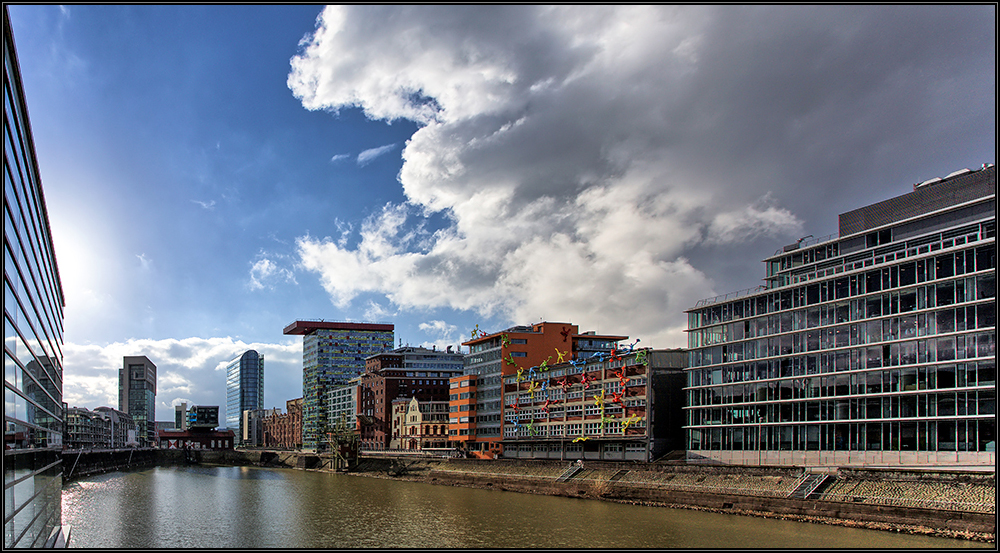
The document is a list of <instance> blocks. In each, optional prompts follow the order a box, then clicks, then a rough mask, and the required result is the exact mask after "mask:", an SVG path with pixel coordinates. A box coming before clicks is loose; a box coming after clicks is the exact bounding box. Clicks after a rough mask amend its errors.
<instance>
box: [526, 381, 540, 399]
mask: <svg viewBox="0 0 1000 553" xmlns="http://www.w3.org/2000/svg"><path fill="white" fill-rule="evenodd" d="M537 389H538V382H534V381H532V383H531V385H530V386H528V393H529V394H531V401H535V390H537Z"/></svg>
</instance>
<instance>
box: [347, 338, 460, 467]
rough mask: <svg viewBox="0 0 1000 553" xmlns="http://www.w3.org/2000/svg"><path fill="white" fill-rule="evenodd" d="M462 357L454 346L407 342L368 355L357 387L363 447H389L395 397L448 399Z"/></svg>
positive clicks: (428, 399)
mask: <svg viewBox="0 0 1000 553" xmlns="http://www.w3.org/2000/svg"><path fill="white" fill-rule="evenodd" d="M462 357H463V356H462V354H461V353H457V352H453V351H451V347H450V346H449V348H448V350H447V351H437V350H430V349H427V348H422V347H410V346H406V347H401V348H396V349H394V350H392V351H390V352H385V353H379V354H376V355H373V356H371V357H368V358H367V359H365V373H364V374H362V375H361V384H360V385H359V386H358V390H357V420H358V432H359V434H360V441H361V449H362V450H384V449H389V445H390V444H389V442H390V441H391V439H392V414H393V411H392V402H393V400H395V399H397V398H417V401H419V402H421V403H424V402H431V401H448V381H449V379H450V378H451V377H453V376H455V375H458V374H461V372H462V366H463V365H462V363H463V360H462Z"/></svg>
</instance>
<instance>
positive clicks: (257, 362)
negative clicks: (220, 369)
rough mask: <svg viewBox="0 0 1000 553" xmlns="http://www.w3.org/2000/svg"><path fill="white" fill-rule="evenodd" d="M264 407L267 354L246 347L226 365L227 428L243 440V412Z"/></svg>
mask: <svg viewBox="0 0 1000 553" xmlns="http://www.w3.org/2000/svg"><path fill="white" fill-rule="evenodd" d="M263 408H264V356H263V355H260V354H259V353H257V352H256V351H255V350H252V349H251V350H247V351H246V352H244V353H243V354H242V355H240V356H239V357H237V358H236V359H233V360H232V361H230V362H229V365H227V366H226V427H227V428H229V429H230V430H232V431H233V432H235V433H236V443H237V444H241V443H243V411H253V410H258V409H263Z"/></svg>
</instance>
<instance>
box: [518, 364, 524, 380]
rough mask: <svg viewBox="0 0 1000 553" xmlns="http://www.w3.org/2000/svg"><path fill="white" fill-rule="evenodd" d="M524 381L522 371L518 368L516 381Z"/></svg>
mask: <svg viewBox="0 0 1000 553" xmlns="http://www.w3.org/2000/svg"><path fill="white" fill-rule="evenodd" d="M522 380H524V369H522V368H520V367H518V369H517V381H518V382H520V381H522Z"/></svg>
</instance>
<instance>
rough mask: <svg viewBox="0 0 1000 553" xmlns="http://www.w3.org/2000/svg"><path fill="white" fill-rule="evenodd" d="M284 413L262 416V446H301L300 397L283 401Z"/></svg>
mask: <svg viewBox="0 0 1000 553" xmlns="http://www.w3.org/2000/svg"><path fill="white" fill-rule="evenodd" d="M285 407H286V411H287V412H286V413H279V414H276V415H268V416H266V417H264V447H276V448H282V449H297V448H300V447H302V398H298V399H290V400H288V401H286V402H285Z"/></svg>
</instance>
